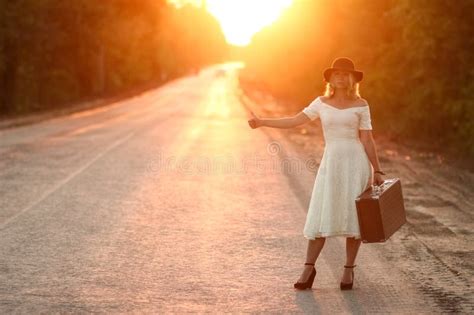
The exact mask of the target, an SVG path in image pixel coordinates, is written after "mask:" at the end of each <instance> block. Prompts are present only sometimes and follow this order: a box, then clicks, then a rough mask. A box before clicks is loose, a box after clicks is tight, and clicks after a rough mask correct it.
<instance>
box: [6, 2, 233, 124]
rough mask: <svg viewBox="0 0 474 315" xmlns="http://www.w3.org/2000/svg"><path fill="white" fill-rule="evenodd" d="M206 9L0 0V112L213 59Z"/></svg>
mask: <svg viewBox="0 0 474 315" xmlns="http://www.w3.org/2000/svg"><path fill="white" fill-rule="evenodd" d="M226 49H227V45H226V43H225V39H224V36H223V34H222V31H221V29H220V26H219V24H218V22H217V21H216V20H215V18H213V17H212V16H211V15H210V14H209V13H208V12H207V11H206V10H204V9H202V8H199V7H195V6H191V5H186V6H184V7H181V8H179V9H178V8H176V7H174V6H171V5H168V4H167V2H166V1H165V0H140V1H136V0H113V1H90V0H74V1H63V0H15V1H9V0H0V95H1V97H0V115H10V114H21V113H29V112H34V111H41V110H45V109H50V108H56V107H61V106H67V104H70V103H72V102H80V101H83V100H87V99H91V98H96V97H99V96H108V95H114V94H116V93H118V92H121V91H124V90H127V89H131V88H134V87H137V86H140V85H142V84H145V83H149V82H157V84H159V83H160V82H165V81H167V80H170V79H172V78H175V77H178V76H180V75H182V74H184V73H187V72H189V71H190V70H192V69H196V68H199V67H201V66H203V65H206V64H211V63H214V62H216V61H221V60H222V59H223V58H224V56H225V55H226Z"/></svg>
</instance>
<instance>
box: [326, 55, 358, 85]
mask: <svg viewBox="0 0 474 315" xmlns="http://www.w3.org/2000/svg"><path fill="white" fill-rule="evenodd" d="M336 70H341V71H349V72H351V73H352V74H353V75H354V78H355V80H356V82H360V81H362V78H363V77H364V73H363V72H362V71H359V70H356V69H355V66H354V62H353V61H352V60H351V59H349V58H346V57H340V58H336V59H335V60H334V61H333V63H332V66H331V68H327V69H326V70H324V72H323V76H324V79H325V80H326V82H329V79H330V78H331V73H332V72H333V71H336Z"/></svg>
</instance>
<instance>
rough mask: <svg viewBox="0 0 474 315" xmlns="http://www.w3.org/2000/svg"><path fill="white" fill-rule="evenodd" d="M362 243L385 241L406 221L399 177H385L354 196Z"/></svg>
mask: <svg viewBox="0 0 474 315" xmlns="http://www.w3.org/2000/svg"><path fill="white" fill-rule="evenodd" d="M356 208H357V216H358V220H359V227H360V235H361V238H362V242H363V243H379V242H385V241H386V240H388V239H389V238H390V236H392V235H393V233H395V232H396V231H397V230H398V229H399V228H400V227H401V226H402V225H403V224H405V223H406V222H407V220H406V213H405V205H404V202H403V193H402V184H401V182H400V179H399V178H391V179H385V180H384V182H383V184H381V185H379V186H376V185H373V186H371V187H369V188H368V189H367V190H365V191H364V192H363V193H362V194H360V195H359V196H358V197H357V198H356Z"/></svg>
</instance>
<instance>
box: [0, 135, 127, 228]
mask: <svg viewBox="0 0 474 315" xmlns="http://www.w3.org/2000/svg"><path fill="white" fill-rule="evenodd" d="M135 133H136V130H134V131H132V132H130V133H129V134H127V135H126V136H125V137H123V138H121V139H118V140H117V141H115V142H113V143H112V144H111V145H109V146H108V147H107V148H106V149H105V150H103V151H102V152H100V153H99V154H97V155H96V156H95V157H94V158H93V159H91V160H90V161H89V162H87V163H86V164H84V165H83V166H82V167H80V168H79V169H77V170H76V171H74V172H72V173H71V174H70V175H69V176H68V177H66V178H65V179H63V180H61V181H59V182H58V183H56V185H54V186H53V187H52V188H51V189H49V190H46V191H45V192H44V193H43V194H42V195H41V196H40V197H39V198H38V199H36V200H35V201H33V202H31V203H30V204H29V205H28V206H26V207H25V208H23V209H22V210H21V211H20V212H18V213H17V214H15V215H14V216H12V217H10V218H8V219H7V220H6V221H5V222H3V223H2V224H1V225H0V230H3V229H5V227H6V226H7V225H8V224H10V223H11V222H13V221H14V220H15V219H16V218H18V217H19V216H21V215H22V214H24V213H26V212H27V211H29V210H31V208H33V207H35V206H36V205H37V204H39V203H40V202H41V201H43V200H44V199H46V198H47V197H48V196H49V195H51V194H52V193H54V192H55V191H56V190H58V189H59V188H61V187H62V186H64V185H65V184H67V183H68V182H69V181H70V180H72V179H73V178H74V177H76V176H77V175H78V174H80V173H81V172H83V171H84V170H85V169H86V168H88V167H89V166H90V165H91V164H92V163H94V162H95V161H97V160H98V159H99V158H101V157H102V156H104V155H105V154H106V153H107V152H109V151H110V150H112V149H113V148H115V147H117V146H118V145H120V144H122V143H123V142H125V141H127V140H128V139H129V138H130V137H131V136H133V135H134V134H135Z"/></svg>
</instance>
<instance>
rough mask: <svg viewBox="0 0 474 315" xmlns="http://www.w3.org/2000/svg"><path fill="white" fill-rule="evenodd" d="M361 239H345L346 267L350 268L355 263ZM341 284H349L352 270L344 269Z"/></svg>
mask: <svg viewBox="0 0 474 315" xmlns="http://www.w3.org/2000/svg"><path fill="white" fill-rule="evenodd" d="M361 243H362V239H358V240H356V239H355V237H347V238H346V265H347V266H352V265H354V263H355V260H356V257H357V253H358V251H359V247H360V244H361ZM341 281H342V282H344V283H349V282H351V281H352V268H344V274H343V276H342V280H341Z"/></svg>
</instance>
